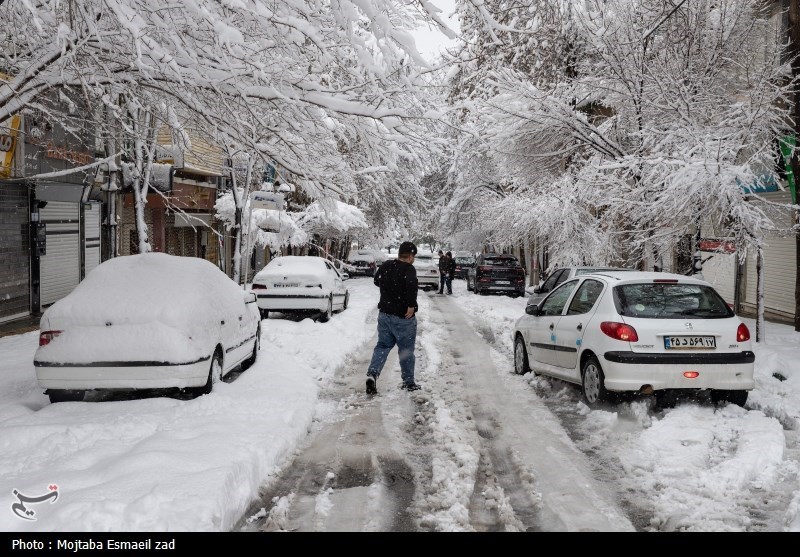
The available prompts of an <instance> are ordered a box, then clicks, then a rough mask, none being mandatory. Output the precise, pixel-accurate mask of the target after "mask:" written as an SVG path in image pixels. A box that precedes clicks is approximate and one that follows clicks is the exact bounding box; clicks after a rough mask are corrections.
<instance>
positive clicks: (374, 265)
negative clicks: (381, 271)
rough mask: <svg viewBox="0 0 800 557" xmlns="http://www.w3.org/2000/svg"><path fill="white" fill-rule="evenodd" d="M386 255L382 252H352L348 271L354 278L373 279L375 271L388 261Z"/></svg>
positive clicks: (358, 250) (369, 250)
mask: <svg viewBox="0 0 800 557" xmlns="http://www.w3.org/2000/svg"><path fill="white" fill-rule="evenodd" d="M386 259H387V257H386V254H385V253H383V252H382V251H380V250H374V249H357V250H353V251H351V252H350V255H349V256H348V257H347V264H348V265H349V268H348V271H349V273H350V275H352V276H358V275H361V276H366V277H371V276H374V275H375V271H376V270H377V269H378V267H380V266H381V263H383V262H384V261H386Z"/></svg>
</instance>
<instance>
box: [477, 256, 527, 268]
mask: <svg viewBox="0 0 800 557" xmlns="http://www.w3.org/2000/svg"><path fill="white" fill-rule="evenodd" d="M483 264H484V265H497V266H500V267H516V266H517V265H519V261H517V259H516V257H502V258H501V257H487V258H486V259H484V260H483Z"/></svg>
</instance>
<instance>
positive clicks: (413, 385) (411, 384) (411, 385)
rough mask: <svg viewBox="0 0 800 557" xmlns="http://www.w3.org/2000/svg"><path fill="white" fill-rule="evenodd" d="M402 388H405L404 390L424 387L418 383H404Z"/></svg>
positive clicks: (416, 389) (415, 389)
mask: <svg viewBox="0 0 800 557" xmlns="http://www.w3.org/2000/svg"><path fill="white" fill-rule="evenodd" d="M400 388H401V389H403V390H404V391H418V390H420V389H421V388H422V387H420V386H419V385H417V384H416V383H403V386H402V387H400Z"/></svg>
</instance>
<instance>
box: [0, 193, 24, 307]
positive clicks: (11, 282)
mask: <svg viewBox="0 0 800 557" xmlns="http://www.w3.org/2000/svg"><path fill="white" fill-rule="evenodd" d="M28 221H29V216H28V186H26V185H24V184H9V183H4V184H2V186H0V322H3V321H7V320H9V319H15V318H18V317H24V316H26V315H29V314H30V271H31V268H30V257H29V254H28Z"/></svg>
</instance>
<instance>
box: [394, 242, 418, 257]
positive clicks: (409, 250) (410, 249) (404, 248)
mask: <svg viewBox="0 0 800 557" xmlns="http://www.w3.org/2000/svg"><path fill="white" fill-rule="evenodd" d="M409 254H410V255H417V246H415V245H414V242H403V243H402V244H400V247H399V248H398V249H397V255H409Z"/></svg>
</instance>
